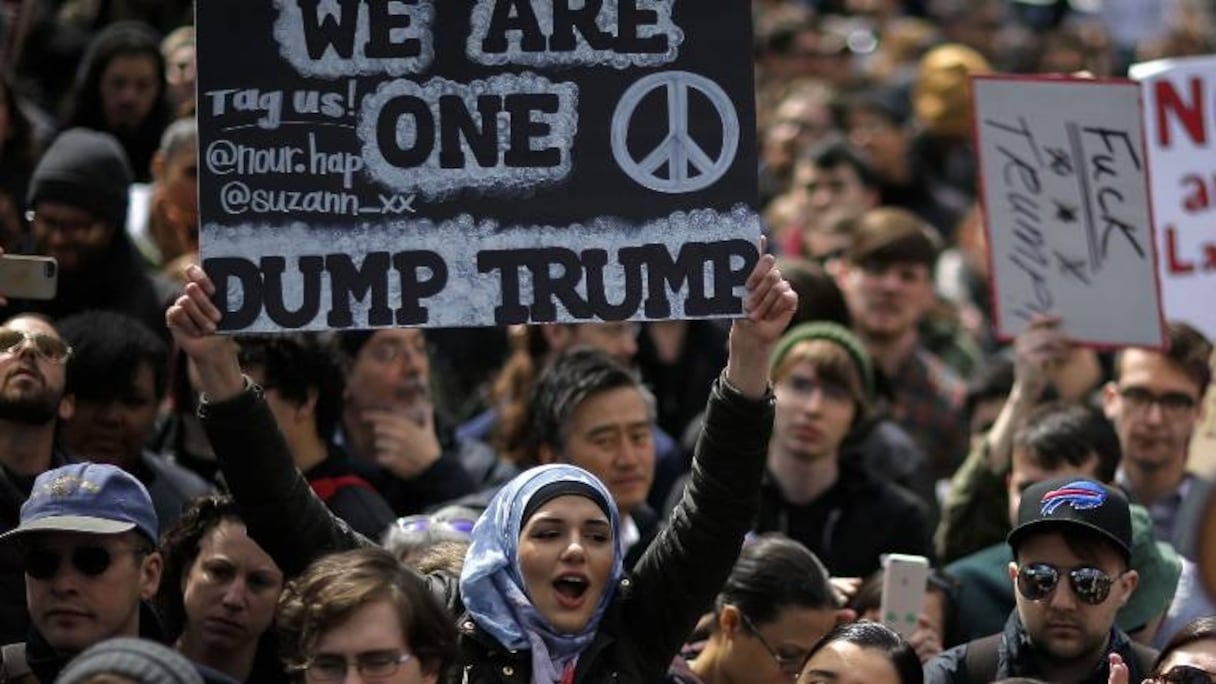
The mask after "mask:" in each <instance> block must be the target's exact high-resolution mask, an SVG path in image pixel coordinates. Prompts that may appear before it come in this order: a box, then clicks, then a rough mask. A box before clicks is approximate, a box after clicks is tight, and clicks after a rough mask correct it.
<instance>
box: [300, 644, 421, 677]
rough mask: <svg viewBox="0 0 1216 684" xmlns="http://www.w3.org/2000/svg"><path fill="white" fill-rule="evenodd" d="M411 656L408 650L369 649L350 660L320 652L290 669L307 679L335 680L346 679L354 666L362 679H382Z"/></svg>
mask: <svg viewBox="0 0 1216 684" xmlns="http://www.w3.org/2000/svg"><path fill="white" fill-rule="evenodd" d="M413 657H414V654H413V653H409V652H405V653H397V652H395V651H370V652H368V653H359V654H356V655H355V657H354V660H353V662H352V661H351V660H348V659H347V658H345V657H343V656H339V655H329V654H321V655H318V656H315V657H314V658H312V659H311V660H309V661H308V662H306V663H304V664H302V665H297V666H295V667H293V668H291V670H292V671H293V672H303V673H304V674H305V676H306V677H307V678H308V680H309V681H314V682H337V681H342V680H344V679H346V673H347V672H348V671H349V670H350V668H351V666H354V668H355V670H357V671H358V672H359V675H360V676H361V677H363V678H364V679H384V678H385V677H392V676H393V675H395V674H397V670H398V669H400V668H401V666H402V665H404V664H406V663H408V662H409V660H410V658H413Z"/></svg>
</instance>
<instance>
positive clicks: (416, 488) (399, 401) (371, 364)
mask: <svg viewBox="0 0 1216 684" xmlns="http://www.w3.org/2000/svg"><path fill="white" fill-rule="evenodd" d="M338 341H339V344H340V346H341V348H342V351H343V352H344V353H345V355H346V358H347V359H348V360H349V370H348V371H347V374H346V390H345V393H344V394H343V402H342V407H341V420H340V421H339V424H338V433H337V436H336V439H337V441H338V443H339V445H340V446H341V447H342V448H344V449H345V450H346V451H347V452H348V453H349V454H350V456H351V458H350V463H351V466H352V467H353V469H354V472H355V474H356V475H358V476H360V477H362V478H363V479H364V480H366V481H368V482H370V483H371V484H372V486H373V487H375V488H376V490H377V491H379V492H380V494H381V495H382V496H383V497H384V499H385V500H386V501H387V502H388V504H389V506H390V507H391V508H392V509H393V512H394V513H395V514H396V515H412V514H415V513H421V512H423V511H425V510H428V509H430V508H434V507H435V506H437V505H439V504H442V503H444V502H447V501H450V500H452V499H456V498H458V497H461V496H465V495H467V494H471V493H472V492H473V491H474V490H475V489H476V484H477V482H478V481H479V479H478V478H476V477H474V476H473V475H471V474H470V473H471V472H472V471H473V470H475V469H477V468H476V464H480V463H482V462H487V461H488V462H489V465H487V466H485V468H486V469H487V470H488V469H492V468H493V464H494V462H495V461H496V459H495V457H494V453H493V451H492V450H490V449H489V447H486V446H485V445H480V444H474V443H471V442H465V441H458V440H457V439H455V436H454V435H453V434H452V433H451V431H450V430H449V429H447V428H446V427H445V426H443V425H442V424H441V423H439V421H437V418H439V416H438V415H437V412H436V406H435V401H434V398H433V396H432V394H431V364H430V358H429V355H428V350H427V341H426V338H425V337H424V336H423V333H422V331H421V330H416V329H406V328H397V329H385V330H374V331H351V332H345V333H343V334H342V335H341V336H340V337H339V338H338ZM478 447H481V448H482V449H484V453H483V452H481V451H480V450H479V449H478Z"/></svg>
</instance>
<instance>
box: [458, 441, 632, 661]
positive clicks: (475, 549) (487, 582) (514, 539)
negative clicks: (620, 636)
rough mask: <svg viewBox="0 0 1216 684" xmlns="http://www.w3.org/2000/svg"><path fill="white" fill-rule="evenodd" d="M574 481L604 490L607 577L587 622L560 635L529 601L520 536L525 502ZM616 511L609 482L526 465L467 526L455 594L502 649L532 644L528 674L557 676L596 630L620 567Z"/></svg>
mask: <svg viewBox="0 0 1216 684" xmlns="http://www.w3.org/2000/svg"><path fill="white" fill-rule="evenodd" d="M561 481H575V482H581V483H583V484H586V485H588V486H590V487H591V488H592V489H593V490H595V491H596V492H598V493H599V494H600V496H602V497H603V503H604V504H606V506H607V509H608V515H609V518H610V522H611V524H612V545H613V559H612V576H611V577H609V579H608V584H607V586H605V587H604V594H603V595H602V596H601V597H600V601H599V605H597V606H596V607H595V612H594V613H592V615H591V619H590V620H589V621H588V622H587V626H586V627H584V628H583V630H582V631H581V632H578V633H577V634H561V633H558V632H557V631H556V630H554V628H553V627H552V626H551V625H550V624H549V623H548V622H546V621H545V618H544V617H543V616H542V615H541V614H540V613H539V612H538V611H537V610H536V608H535V607H534V606H533V605H532V601H531V599H530V598H529V596H528V591H527V587H526V585H525V584H524V580H523V573H522V572H521V570H520V567H519V535H520V532H521V531H522V528H523V524H524V520H523V514H524V510H525V509H526V508H527V506H528V501H529V500H530V499H531V498H532V497H533V496H534V495H535V494H536V493H537V492H538V491H539V490H541V489H543V488H545V487H546V486H547V485H550V484H553V483H556V482H561ZM619 532H620V518H619V516H618V514H617V510H616V504H615V502H613V500H612V495H611V494H610V493H609V492H608V489H607V488H606V487H604V485H603V484H602V483H601V482H600V481H599V480H598V479H596V477H595V476H594V475H592V474H591V473H589V472H587V471H586V470H583V469H582V468H577V467H575V466H572V465H565V464H553V465H546V466H540V467H538V468H532V469H530V470H527V471H525V472H523V473H521V474H519V475H517V476H516V477H515V479H513V480H511V481H510V482H508V483H507V484H506V485H505V486H504V487H503V488H502V489H500V490H499V491H498V493H497V494H495V495H494V498H493V499H492V500H491V501H490V505H489V506H488V507H487V508H486V511H485V513H483V514H482V515H481V518H479V519H478V520H477V524H476V525H474V526H473V543H472V545H471V546H470V547H469V552H468V555H467V556H466V559H467V560H466V561H465V564H464V571H463V572H461V574H460V596H461V599H462V600H463V601H464V606H465V609H466V610H468V611H469V615H470V616H471V617H472V618H473V620H474V621H475V622H476V623H477V624H478V626H480V627H481V628H482V629H484V630H485V631H486V632H488V633H489V634H490V635H491V636H493V637H494V639H495V640H497V641H498V643H500V644H502V645H503V646H504V647H505V648H508V649H513V650H524V649H530V650H531V651H532V681H533V682H539V683H541V684H551V683H555V682H559V681H561V677H562V673H563V671H564V670H565V669H566V667H567V666H568V665H571V664H572V663H574V662H575V661H576V660H577V659H578V655H579V653H581V652H582V651H583V649H585V648H586V647H587V646H588V645H589V644H590V643H591V640H592V639H593V638H594V637H595V632H596V630H597V629H598V628H599V623H600V618H602V617H603V615H604V611H605V610H607V608H608V604H609V603H610V602H611V601H612V597H613V593H614V592H615V590H616V586H617V583H618V582H619V581H620V578H621V575H622V574H623V572H624V570H623V567H624V564H623V558H624V553H623V552H622V551H621V535H620V533H619Z"/></svg>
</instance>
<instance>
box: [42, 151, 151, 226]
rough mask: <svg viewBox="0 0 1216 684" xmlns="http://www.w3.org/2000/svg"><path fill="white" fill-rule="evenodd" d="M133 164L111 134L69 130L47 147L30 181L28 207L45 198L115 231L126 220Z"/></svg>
mask: <svg viewBox="0 0 1216 684" xmlns="http://www.w3.org/2000/svg"><path fill="white" fill-rule="evenodd" d="M132 178H133V177H132V175H131V166H130V165H129V164H128V163H127V153H126V152H124V151H123V149H122V145H120V144H119V143H118V140H117V139H116V138H115V137H114V136H112V135H110V134H109V133H101V132H99V131H93V130H89V129H87V128H72V129H68V130H66V131H64V132H63V133H60V134H59V137H57V138H55V141H54V142H53V143H51V146H50V147H49V148H47V151H46V153H45V154H43V155H42V159H41V160H40V161H39V162H38V166H37V167H35V168H34V174H33V176H31V177H30V187H29V192H28V193H27V195H26V206H27V207H29V208H30V209H37V205H38V202H40V201H42V200H49V201H52V202H58V203H60V204H66V205H68V206H70V207H78V208H80V209H84V210H85V211H87V212H89V213H90V214H93V215H94V216H96V217H97V218H99V219H102V220H104V221H106V222H107V223H109V224H110V225H112V226H115V227H117V228H118V229H119V230H122V229H123V226H124V225H125V224H126V222H127V193H128V192H129V191H130V186H131V182H132Z"/></svg>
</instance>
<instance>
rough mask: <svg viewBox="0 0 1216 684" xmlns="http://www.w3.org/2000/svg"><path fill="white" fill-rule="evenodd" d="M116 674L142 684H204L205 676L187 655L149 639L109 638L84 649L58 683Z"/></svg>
mask: <svg viewBox="0 0 1216 684" xmlns="http://www.w3.org/2000/svg"><path fill="white" fill-rule="evenodd" d="M98 674H113V675H120V676H123V677H126V678H128V679H133V680H135V681H137V682H140V684H203V677H202V675H200V674H199V673H198V670H197V669H195V667H194V665H192V664H191V663H190V661H189V660H186V658H185V656H183V655H181V654H180V653H178V652H177V651H174V650H173V649H171V648H169V647H167V646H164V645H162V644H158V643H156V642H154V641H148V640H146V639H129V638H121V639H109V640H107V641H103V642H101V643H98V644H95V645H94V646H92V647H90V648H88V649H86V650H85V652H84V653H81V654H80V655H78V656H76V659H75V660H73V661H72V662H70V663H68V666H67V667H65V668H64V669H63V673H62V674H60V675H59V678H58V679H56V680H55V682H56V684H76V682H82V681H85V680H86V679H88V678H89V677H91V676H93V675H98Z"/></svg>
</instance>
